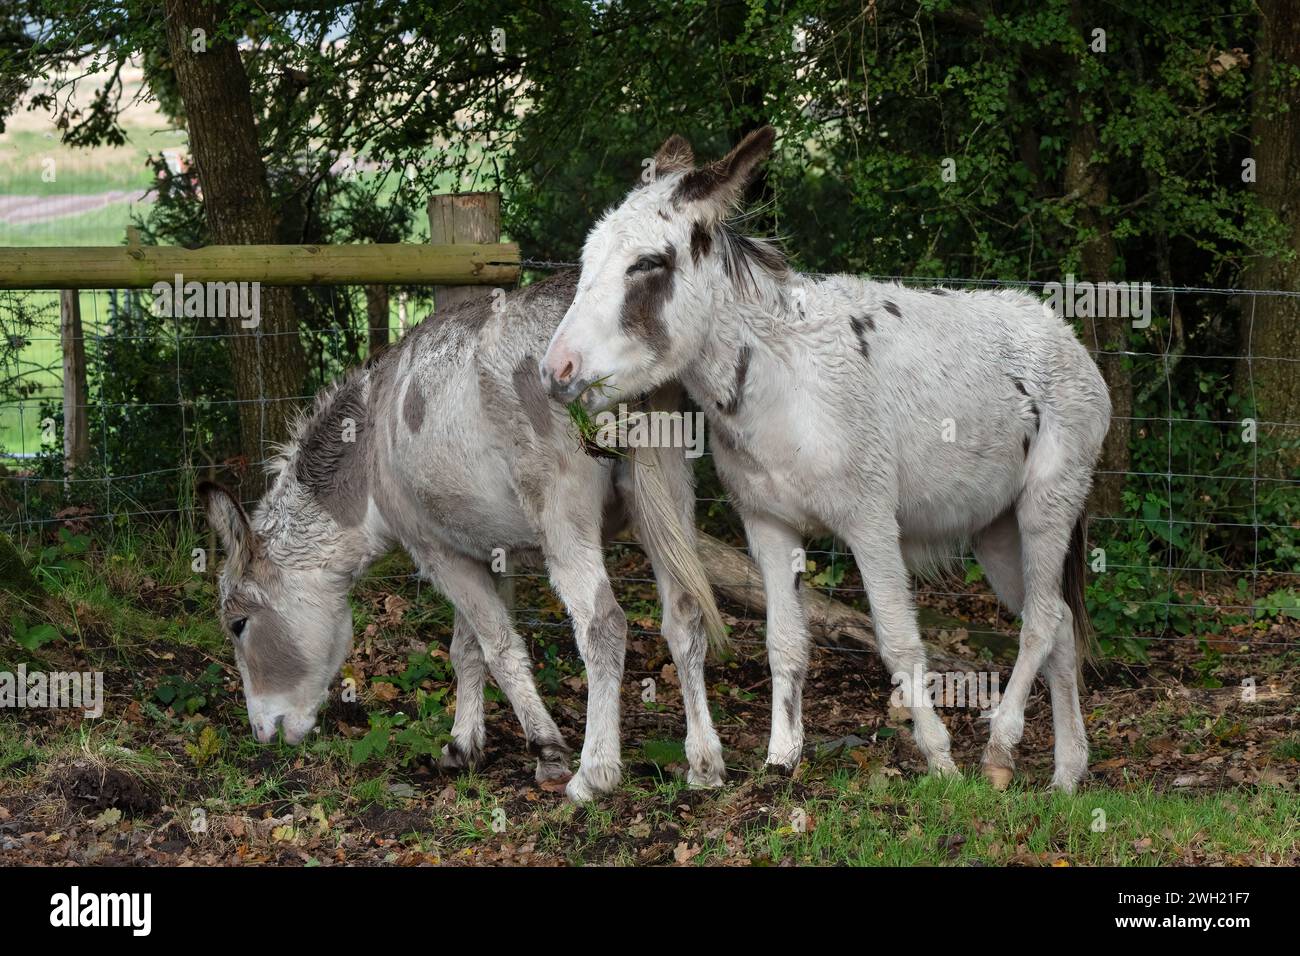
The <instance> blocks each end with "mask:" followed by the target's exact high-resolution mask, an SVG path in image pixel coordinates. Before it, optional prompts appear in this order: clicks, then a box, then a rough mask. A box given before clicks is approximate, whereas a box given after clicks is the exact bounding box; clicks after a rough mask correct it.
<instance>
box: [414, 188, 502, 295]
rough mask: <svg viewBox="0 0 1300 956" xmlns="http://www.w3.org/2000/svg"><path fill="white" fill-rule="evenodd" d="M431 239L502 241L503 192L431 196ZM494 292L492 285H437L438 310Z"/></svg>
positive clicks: (453, 241)
mask: <svg viewBox="0 0 1300 956" xmlns="http://www.w3.org/2000/svg"><path fill="white" fill-rule="evenodd" d="M429 241H430V242H432V243H441V244H445V245H460V244H461V243H492V242H500V241H501V194H500V193H454V194H452V195H448V196H430V197H429ZM491 295H492V288H491V287H490V286H482V285H480V286H472V285H470V286H466V285H460V286H447V285H439V286H434V287H433V308H434V314H437V313H438V312H441V311H443V310H444V309H448V308H450V307H452V306H454V305H457V304H459V303H461V302H472V301H474V300H476V299H485V298H488V297H489V296H491Z"/></svg>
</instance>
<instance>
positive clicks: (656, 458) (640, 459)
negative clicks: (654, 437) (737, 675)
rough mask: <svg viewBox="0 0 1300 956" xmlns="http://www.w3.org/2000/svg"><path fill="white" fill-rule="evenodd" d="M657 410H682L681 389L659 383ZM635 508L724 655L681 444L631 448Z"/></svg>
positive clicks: (660, 558)
mask: <svg viewBox="0 0 1300 956" xmlns="http://www.w3.org/2000/svg"><path fill="white" fill-rule="evenodd" d="M650 404H651V407H652V408H654V409H656V410H668V411H680V404H681V403H680V390H678V389H676V388H672V387H664V388H661V389H660V390H659V391H658V392H657V393H656V394H655V395H653V396H652V397H651V401H650ZM630 452H631V453H630V455H629V457H630V458H631V462H630V464H631V478H632V499H633V510H634V512H635V513H636V516H637V518H636V524H637V534H638V535H639V536H640V538H641V546H642V547H643V548H645V550H646V553H647V554H648V555H649V556H650V557H651V560H653V561H655V562H656V564H658V565H659V566H660V567H661V569H662V571H663V572H664V573H666V574H668V575H670V576H671V577H672V579H673V580H674V581H675V582H676V583H677V586H678V587H680V588H681V589H682V590H683V591H684V592H685V593H686V594H687V595H689V596H690V597H691V598H692V599H693V601H694V603H695V605H696V606H697V607H698V608H699V612H700V625H701V627H703V629H704V634H705V637H706V638H707V640H708V643H709V647H710V649H711V650H712V651H713V653H714V655H715V656H718V657H724V656H726V655H727V653H728V652H729V651H730V649H731V644H730V638H729V636H728V635H727V626H726V624H724V623H723V621H722V612H720V611H719V610H718V604H717V601H716V600H715V599H714V597H713V585H712V583H711V582H710V581H709V574H708V572H707V571H706V570H705V568H704V564H703V562H701V561H700V556H699V554H698V553H697V551H696V550H695V481H694V476H693V474H692V469H691V462H690V459H688V458H687V457H686V456H685V454H684V452H683V451H682V449H680V448H657V447H641V448H635V449H631V450H630Z"/></svg>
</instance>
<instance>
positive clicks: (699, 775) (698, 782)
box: [686, 767, 727, 790]
mask: <svg viewBox="0 0 1300 956" xmlns="http://www.w3.org/2000/svg"><path fill="white" fill-rule="evenodd" d="M726 782H727V771H726V769H725V768H719V769H712V768H706V769H703V770H698V771H697V770H696V769H695V768H694V767H692V768H691V769H690V770H689V771H688V772H687V774H686V783H687V785H688V786H690V787H691V789H692V790H715V789H717V788H718V787H721V786H722V785H723V784H725V783H726Z"/></svg>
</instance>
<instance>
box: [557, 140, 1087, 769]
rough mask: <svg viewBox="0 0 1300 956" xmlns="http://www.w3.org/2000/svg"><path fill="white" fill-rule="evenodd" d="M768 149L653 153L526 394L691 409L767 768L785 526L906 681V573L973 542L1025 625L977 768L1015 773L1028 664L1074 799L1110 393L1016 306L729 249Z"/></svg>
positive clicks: (942, 755) (793, 618) (793, 747)
mask: <svg viewBox="0 0 1300 956" xmlns="http://www.w3.org/2000/svg"><path fill="white" fill-rule="evenodd" d="M774 138H775V134H774V132H773V131H772V129H771V128H770V127H767V128H764V129H760V130H757V131H756V132H754V133H751V134H750V135H749V136H747V137H746V138H745V139H744V141H743V142H741V143H740V145H738V146H737V147H736V148H735V149H734V150H732V152H731V153H729V154H728V155H727V156H726V157H725V158H723V159H721V160H719V161H717V162H714V163H712V164H709V165H706V166H703V167H701V168H698V169H697V168H695V165H694V157H693V155H692V152H691V148H690V146H689V145H688V144H687V143H686V141H685V140H683V139H681V138H680V137H676V136H674V137H672V138H671V139H669V140H668V141H667V142H666V143H665V144H664V145H663V147H662V148H661V149H660V151H659V153H658V155H657V156H656V158H655V170H656V173H657V175H656V178H655V180H654V181H653V182H651V183H649V184H647V185H644V186H642V187H640V188H638V189H635V190H633V191H632V193H631V194H630V195H628V197H627V198H626V199H625V200H624V202H623V203H622V205H620V206H619V207H618V208H616V209H615V210H613V211H612V212H610V213H609V214H608V215H606V216H605V217H604V218H603V219H602V220H601V221H600V222H599V223H598V224H597V225H596V226H595V227H594V229H593V230H592V231H591V233H590V235H589V236H588V237H587V241H586V245H585V247H584V249H583V253H582V273H581V278H580V281H579V284H578V292H577V295H576V297H575V298H574V301H573V304H572V305H571V306H570V308H569V312H568V315H567V316H565V319H564V322H563V323H561V325H560V327H559V328H558V329H556V331H555V335H554V337H553V338H552V339H551V344H550V347H549V348H548V350H547V352H546V355H545V356H544V358H543V360H542V362H541V365H540V371H541V375H542V380H543V383H544V384H545V385H547V387H548V388H549V389H550V391H551V393H552V395H554V396H555V397H557V398H559V399H562V400H566V401H568V400H572V399H573V398H575V397H577V396H582V398H583V401H584V402H585V403H587V404H589V405H590V406H592V407H593V408H594V407H598V406H600V405H602V404H604V403H605V402H607V401H609V400H610V397H611V396H615V397H616V396H619V395H638V394H641V393H642V392H645V391H647V390H649V389H652V388H654V387H655V386H657V385H658V384H659V383H661V382H665V381H667V380H670V379H679V380H680V381H681V382H682V383H683V384H684V385H685V386H686V389H687V391H688V392H689V393H690V395H691V397H692V398H693V399H694V400H695V401H696V402H697V403H698V404H699V405H700V407H701V408H702V409H703V410H704V412H705V414H706V415H707V416H708V421H709V424H710V426H711V431H712V435H713V441H712V443H711V444H712V448H713V452H714V456H715V461H716V464H717V468H718V472H719V474H720V476H721V478H722V481H723V484H724V486H725V487H726V488H727V490H728V492H729V493H730V494H731V496H732V498H733V499H734V501H735V503H736V506H737V508H738V509H739V511H740V514H741V517H742V518H743V520H744V524H745V532H746V535H747V536H748V539H749V547H750V550H751V552H752V553H753V556H754V559H755V560H756V561H757V563H758V565H759V567H760V569H761V571H762V576H763V585H764V589H765V591H766V595H767V646H768V654H769V660H770V666H771V672H772V694H773V699H772V736H771V743H770V746H769V748H768V755H767V759H768V762H769V763H770V764H774V765H779V766H780V767H784V768H793V767H794V765H795V764H796V763H797V762H798V760H799V757H800V753H801V751H802V748H803V727H802V719H801V714H800V711H801V695H802V687H803V682H804V675H805V671H806V668H807V662H808V633H807V630H806V627H805V623H804V617H803V612H802V610H801V607H800V599H799V577H798V571H799V570H800V569H802V552H801V550H800V546H801V544H802V540H801V538H802V536H803V535H807V534H818V535H820V534H825V533H827V532H828V531H829V532H831V533H834V534H835V535H837V536H839V537H841V538H843V539H844V540H845V541H846V542H847V543H848V545H849V546H850V547H851V548H852V550H853V553H854V556H855V557H856V559H857V562H858V566H859V567H860V568H861V571H862V577H863V580H864V581H865V583H866V588H867V594H868V598H869V600H870V603H871V613H872V618H873V621H874V625H875V629H876V635H877V637H878V639H879V646H880V650H881V654H882V656H883V658H884V660H885V663H886V666H887V667H888V668H889V670H890V671H891V673H892V674H893V675H894V678H895V680H899V679H901V680H904V681H905V686H906V687H914V686H923V672H924V670H925V652H924V649H923V645H922V643H921V637H920V632H919V629H918V627H917V622H916V613H915V608H914V606H913V602H912V594H911V591H910V588H909V578H908V570H909V568H913V569H915V568H917V567H924V566H925V565H927V564H931V563H934V562H935V561H936V560H938V559H940V558H942V557H943V556H944V555H947V554H951V553H952V551H953V549H954V546H957V545H960V544H961V543H963V542H967V541H970V542H972V543H973V545H974V550H975V554H976V556H977V557H978V559H979V561H980V563H981V564H982V566H983V567H984V569H985V572H986V573H987V575H988V578H989V580H990V581H991V582H992V584H993V586H994V588H995V589H996V590H997V593H998V595H999V596H1000V597H1001V599H1002V600H1003V601H1004V602H1005V603H1006V604H1007V606H1008V607H1010V608H1011V609H1012V611H1014V612H1017V613H1019V614H1020V615H1021V616H1022V618H1023V622H1024V623H1023V628H1022V630H1021V635H1020V653H1019V656H1018V658H1017V661H1016V665H1015V669H1014V671H1013V672H1012V675H1011V678H1010V680H1009V682H1008V684H1007V687H1006V689H1005V691H1004V693H1003V695H1002V699H1001V703H1000V706H998V707H997V708H996V710H995V712H994V713H993V715H992V725H991V729H990V739H989V743H988V747H987V749H986V751H985V753H984V759H983V769H984V773H985V775H986V776H987V777H988V778H989V780H990V781H991V782H993V784H994V785H995V786H998V787H1004V786H1006V784H1007V783H1008V782H1009V781H1010V779H1011V775H1012V770H1013V768H1014V756H1013V755H1014V753H1015V749H1016V746H1017V744H1018V743H1019V741H1020V738H1021V735H1022V732H1023V725H1024V708H1025V702H1026V698H1027V696H1028V694H1029V691H1030V686H1031V684H1032V683H1033V680H1034V677H1035V675H1037V674H1038V672H1039V670H1040V669H1041V668H1043V667H1044V665H1046V676H1047V681H1048V684H1049V686H1050V688H1051V696H1052V712H1053V718H1054V727H1055V736H1056V753H1055V758H1056V770H1055V774H1054V776H1053V781H1052V782H1053V784H1054V785H1055V786H1057V787H1059V788H1061V789H1063V790H1067V791H1072V790H1073V789H1074V788H1075V787H1076V786H1077V785H1078V783H1079V782H1080V780H1081V779H1082V778H1083V777H1084V775H1085V773H1086V772H1087V768H1088V743H1087V738H1086V736H1085V734H1084V727H1083V717H1082V714H1081V713H1080V710H1079V698H1078V687H1077V684H1076V654H1077V653H1079V652H1078V651H1076V641H1078V642H1079V644H1080V651H1082V650H1086V648H1087V643H1086V640H1087V633H1088V631H1087V620H1086V616H1085V611H1084V605H1083V593H1082V588H1083V573H1082V572H1083V567H1082V563H1083V561H1084V558H1085V555H1084V524H1083V522H1084V514H1083V511H1084V503H1085V500H1086V498H1087V495H1088V489H1089V485H1090V483H1091V474H1092V469H1093V467H1094V465H1095V462H1096V457H1097V454H1098V451H1099V449H1100V448H1101V442H1102V438H1103V436H1104V435H1105V433H1106V428H1107V425H1108V422H1109V418H1110V404H1109V399H1108V397H1107V393H1106V387H1105V384H1104V382H1103V381H1102V378H1101V376H1100V374H1099V373H1098V371H1097V368H1096V365H1095V364H1094V363H1093V362H1092V360H1091V359H1090V357H1089V356H1088V353H1087V352H1086V350H1085V349H1084V348H1083V346H1082V345H1080V343H1079V342H1078V341H1077V340H1076V339H1075V337H1074V335H1073V333H1072V332H1071V330H1070V328H1069V326H1068V325H1066V324H1065V323H1064V322H1063V321H1061V320H1060V319H1058V318H1056V317H1055V316H1054V315H1053V314H1052V313H1051V312H1050V311H1048V310H1047V309H1046V308H1045V307H1044V305H1043V304H1042V303H1041V302H1039V301H1038V300H1036V299H1034V298H1032V297H1029V296H1027V295H1022V294H1020V293H1017V292H1012V291H996V292H993V291H987V292H953V291H949V290H946V289H929V290H924V291H922V290H915V289H909V288H904V287H901V286H899V285H897V284H885V283H879V282H868V281H863V280H861V279H857V278H853V277H851V276H830V277H815V276H808V275H800V274H798V273H795V272H793V271H791V270H790V269H789V268H788V267H787V266H786V263H785V260H784V258H783V257H782V256H781V255H780V253H779V252H778V251H777V250H776V249H775V248H774V247H773V246H771V245H768V244H765V243H763V242H759V241H756V240H753V239H748V238H746V237H744V236H741V235H738V234H737V233H736V232H734V231H733V230H732V229H731V228H730V227H729V226H728V224H727V217H728V215H729V214H730V213H731V212H732V211H733V209H734V207H735V206H736V205H737V203H738V201H739V197H740V196H741V194H742V191H743V190H744V188H745V186H746V184H747V183H748V182H749V180H750V177H751V176H752V174H753V172H754V170H755V168H756V167H757V166H758V165H759V163H761V162H762V161H763V160H764V159H765V158H766V157H767V155H768V153H769V152H770V151H771V147H772V143H773V140H774ZM1067 555H1068V556H1067ZM792 562H793V568H792ZM792 571H793V573H792ZM1063 580H1064V584H1065V593H1064V595H1063V593H1062V584H1063ZM911 710H912V719H913V725H914V732H915V739H916V743H917V746H918V747H919V749H920V750H921V752H922V753H923V754H924V755H925V757H926V759H927V761H928V763H929V767H930V770H931V772H934V773H950V772H953V771H955V769H956V768H955V765H954V763H953V760H952V757H951V755H950V753H949V743H948V732H947V729H946V728H945V727H944V725H943V722H942V721H941V720H940V719H939V717H938V715H937V714H936V713H935V711H934V709H933V707H932V706H931V703H930V702H929V701H928V700H926V699H924V697H923V698H922V699H921V700H920V701H917V700H914V699H913V700H912V701H911Z"/></svg>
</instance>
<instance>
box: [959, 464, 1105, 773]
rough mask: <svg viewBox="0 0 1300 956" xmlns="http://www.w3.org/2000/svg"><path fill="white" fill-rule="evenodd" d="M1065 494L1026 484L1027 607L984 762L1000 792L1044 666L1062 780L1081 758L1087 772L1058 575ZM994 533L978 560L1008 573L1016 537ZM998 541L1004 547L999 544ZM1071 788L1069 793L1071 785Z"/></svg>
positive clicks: (1069, 520) (1069, 625)
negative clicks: (1064, 770) (1010, 544)
mask: <svg viewBox="0 0 1300 956" xmlns="http://www.w3.org/2000/svg"><path fill="white" fill-rule="evenodd" d="M1067 497H1068V496H1066V495H1063V494H1061V493H1060V489H1059V488H1058V489H1055V490H1053V491H1050V492H1044V491H1042V490H1039V489H1036V488H1034V487H1032V486H1027V487H1026V489H1025V491H1024V492H1023V493H1022V494H1021V496H1020V499H1019V501H1018V503H1017V505H1016V510H1015V523H1016V527H1017V529H1018V535H1016V538H1017V539H1018V541H1019V545H1020V548H1019V550H1020V554H1021V561H1022V566H1023V586H1024V592H1023V593H1024V597H1023V606H1022V607H1021V608H1019V610H1020V615H1021V620H1022V624H1021V630H1020V652H1019V654H1017V656H1016V664H1015V667H1014V668H1012V671H1011V678H1010V680H1008V681H1007V686H1006V689H1005V690H1004V691H1003V692H1002V699H1001V701H1000V702H999V703H998V706H997V708H996V709H995V710H994V712H993V717H992V720H991V723H990V727H989V742H988V746H987V748H986V749H985V751H984V757H983V760H982V761H981V770H982V772H983V773H984V776H985V777H986V778H988V780H989V782H990V783H992V784H993V786H994V787H997V788H998V789H1002V788H1004V787H1006V786H1007V785H1008V784H1009V783H1010V782H1011V776H1012V773H1013V771H1014V768H1015V752H1016V747H1017V745H1018V744H1019V743H1020V738H1021V736H1023V734H1024V724H1025V704H1026V702H1027V701H1028V699H1029V692H1030V690H1031V689H1032V687H1033V683H1034V678H1035V677H1036V676H1037V675H1038V673H1039V671H1040V670H1041V669H1042V668H1043V666H1044V665H1045V664H1046V665H1047V673H1046V677H1047V680H1048V684H1049V686H1050V688H1051V694H1052V718H1053V728H1054V731H1055V735H1056V761H1057V771H1058V775H1059V774H1060V772H1061V770H1062V767H1063V766H1064V767H1067V768H1068V773H1069V774H1076V773H1078V764H1079V762H1080V754H1082V762H1083V769H1084V770H1086V769H1087V751H1088V745H1087V740H1086V738H1085V737H1084V735H1083V718H1082V716H1081V715H1080V714H1079V704H1078V691H1077V688H1076V687H1075V686H1074V685H1075V673H1074V645H1073V640H1074V636H1073V619H1072V618H1071V616H1070V609H1069V608H1068V607H1067V606H1066V603H1065V601H1064V600H1063V599H1062V596H1061V571H1062V568H1063V567H1064V564H1065V555H1066V551H1067V549H1068V547H1069V541H1070V531H1071V528H1072V526H1073V524H1074V521H1075V517H1076V514H1077V509H1076V508H1075V507H1074V504H1073V502H1070V501H1067V500H1066V498H1067ZM1000 521H1002V519H999V522H1000ZM997 524H998V523H997V522H995V525H997ZM993 531H994V532H995V533H994V534H993V535H992V536H990V537H985V536H983V535H982V536H981V541H980V542H979V543H978V544H977V546H976V548H977V549H976V555H977V557H980V560H981V562H983V561H984V560H986V558H987V560H989V562H990V565H991V566H993V567H1001V568H1002V571H1003V574H1004V575H1005V573H1006V569H1005V567H1004V565H1005V564H1006V563H1007V562H1006V561H1005V560H999V559H1007V558H1009V555H1007V554H1006V553H1005V551H1004V550H1003V549H1005V547H1006V546H1007V544H1008V542H1009V541H1010V540H1012V539H1011V536H1010V535H1009V534H1006V533H1005V530H1004V533H1003V534H1001V535H999V534H998V533H997V529H996V528H994V529H993ZM999 539H1000V541H999ZM999 543H1000V544H1001V547H998V546H997V545H998V544H999ZM981 552H983V554H981ZM991 580H994V586H995V587H997V588H998V592H999V595H1000V596H1002V595H1003V590H1002V588H1000V587H998V584H997V581H996V580H995V579H993V578H991ZM1003 600H1006V601H1007V602H1008V606H1010V607H1011V609H1012V610H1013V611H1014V610H1017V608H1015V607H1014V605H1012V604H1011V602H1010V601H1009V600H1008V597H1006V596H1004V597H1003ZM1063 642H1064V643H1065V644H1067V645H1068V647H1066V648H1065V649H1064V650H1063V651H1062V650H1061V648H1060V645H1061V644H1062V643H1063ZM1066 666H1068V668H1069V669H1068V671H1067V670H1065V667H1066ZM1079 775H1080V776H1081V773H1079ZM1067 789H1072V785H1071V787H1069V788H1067Z"/></svg>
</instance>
